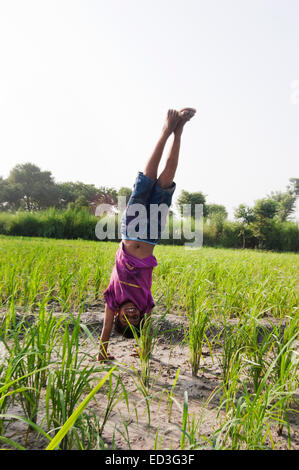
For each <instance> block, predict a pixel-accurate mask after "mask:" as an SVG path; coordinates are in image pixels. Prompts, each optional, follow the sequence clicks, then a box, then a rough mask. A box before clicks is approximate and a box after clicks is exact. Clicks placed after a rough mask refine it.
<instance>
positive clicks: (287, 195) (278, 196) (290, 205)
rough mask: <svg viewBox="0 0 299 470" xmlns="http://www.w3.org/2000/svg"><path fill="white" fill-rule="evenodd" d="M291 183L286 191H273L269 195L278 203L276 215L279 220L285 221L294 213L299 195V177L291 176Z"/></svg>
mask: <svg viewBox="0 0 299 470" xmlns="http://www.w3.org/2000/svg"><path fill="white" fill-rule="evenodd" d="M289 181H290V184H289V185H288V186H287V189H286V191H285V192H282V191H276V192H272V193H271V195H270V196H269V198H270V199H274V201H276V202H277V203H278V210H277V214H276V217H277V219H278V220H279V221H281V222H285V221H286V220H288V218H289V217H290V216H291V215H292V213H293V212H294V211H295V208H296V200H297V197H298V195H299V178H290V179H289Z"/></svg>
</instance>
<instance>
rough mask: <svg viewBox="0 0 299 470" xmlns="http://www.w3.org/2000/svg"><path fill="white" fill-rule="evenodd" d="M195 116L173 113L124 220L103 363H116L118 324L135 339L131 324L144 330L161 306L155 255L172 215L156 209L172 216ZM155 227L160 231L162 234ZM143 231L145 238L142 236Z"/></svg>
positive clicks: (108, 301) (109, 294) (108, 298)
mask: <svg viewBox="0 0 299 470" xmlns="http://www.w3.org/2000/svg"><path fill="white" fill-rule="evenodd" d="M195 112H196V110H195V109H193V108H184V109H182V110H181V111H176V110H172V109H170V110H169V111H168V113H167V117H166V121H165V124H164V126H163V129H162V133H161V136H160V138H159V140H158V142H157V144H156V146H155V148H154V151H153V153H152V155H151V156H150V158H149V160H148V162H147V164H146V166H145V169H144V171H143V172H139V173H138V175H137V178H136V181H135V184H134V188H133V192H132V195H131V197H130V199H129V202H128V205H127V207H126V210H125V212H124V214H123V217H122V222H121V234H122V241H121V243H120V246H119V249H118V250H117V252H116V255H115V265H114V268H113V271H112V275H111V278H110V282H109V285H108V287H107V289H106V290H105V292H104V294H103V295H104V299H105V319H104V325H103V329H102V333H101V339H100V349H99V354H98V360H100V361H103V360H112V359H114V357H112V356H111V355H109V354H108V342H109V339H110V335H111V331H112V327H113V323H114V327H115V329H116V330H117V331H118V332H119V333H122V334H124V335H126V336H128V337H129V336H130V335H131V329H130V327H129V325H128V322H129V323H130V324H131V325H133V326H134V327H135V328H138V327H139V324H140V321H141V320H142V318H143V317H144V316H145V315H150V313H151V310H152V308H153V307H154V305H155V304H154V301H153V298H152V295H151V285H152V271H153V268H154V267H155V266H157V260H156V258H155V256H154V255H153V251H154V248H155V245H156V244H157V243H158V241H159V238H160V237H161V234H162V232H163V229H164V226H165V219H166V213H165V211H164V213H163V215H162V216H161V217H159V216H158V217H157V216H152V215H151V207H153V205H156V206H157V205H158V206H160V205H164V207H166V210H168V209H169V207H170V205H171V201H172V196H173V193H174V190H175V187H176V184H175V182H174V181H173V179H174V176H175V172H176V169H177V165H178V159H179V152H180V144H181V136H182V132H183V128H184V125H185V124H186V122H187V121H189V120H190V119H191V118H192V117H193V116H194V114H195ZM172 133H173V134H174V137H173V142H172V144H171V147H170V151H169V154H168V157H167V160H166V164H165V167H164V169H163V171H162V172H161V174H160V175H159V177H158V167H159V163H160V160H161V157H162V153H163V150H164V147H165V144H166V142H167V140H168V138H169V137H170V136H171V134H172ZM137 205H138V206H137ZM134 207H135V208H136V207H138V208H140V207H141V208H144V212H143V214H145V217H144V218H143V221H142V219H140V218H139V217H138V221H139V224H137V225H136V224H135V225H134V220H135V221H136V220H137V219H136V217H135V214H134ZM132 209H133V210H132ZM153 225H156V227H157V229H156V230H155V227H153ZM151 226H152V227H151ZM137 227H138V228H139V232H137V234H136V229H137ZM132 228H133V230H132ZM134 230H135V232H134ZM140 234H142V235H141V236H140Z"/></svg>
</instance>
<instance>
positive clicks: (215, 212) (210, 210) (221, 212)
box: [207, 204, 228, 220]
mask: <svg viewBox="0 0 299 470" xmlns="http://www.w3.org/2000/svg"><path fill="white" fill-rule="evenodd" d="M207 214H208V218H209V219H211V218H213V216H218V217H220V218H222V219H223V220H225V219H227V217H228V213H227V210H226V209H225V207H224V206H222V205H221V204H207Z"/></svg>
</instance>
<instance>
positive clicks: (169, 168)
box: [158, 108, 196, 189]
mask: <svg viewBox="0 0 299 470" xmlns="http://www.w3.org/2000/svg"><path fill="white" fill-rule="evenodd" d="M195 112H196V111H195V109H193V108H184V109H182V110H181V111H180V112H179V117H180V119H179V122H178V124H177V126H176V128H175V129H174V131H173V132H174V139H173V142H172V145H171V148H170V151H169V154H168V157H167V160H166V164H165V167H164V170H163V171H162V173H161V174H160V176H159V178H158V185H159V186H160V187H161V188H163V189H166V188H169V187H170V186H171V184H172V182H173V180H174V176H175V172H176V169H177V166H178V161H179V153H180V146H181V136H182V132H183V129H184V125H185V124H186V122H187V121H189V120H190V119H191V118H192V117H193V116H194V114H195Z"/></svg>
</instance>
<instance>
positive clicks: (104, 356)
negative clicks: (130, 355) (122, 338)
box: [97, 352, 115, 362]
mask: <svg viewBox="0 0 299 470" xmlns="http://www.w3.org/2000/svg"><path fill="white" fill-rule="evenodd" d="M114 360H115V357H114V356H111V354H104V353H103V352H99V354H98V355H97V361H100V362H104V361H114Z"/></svg>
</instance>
